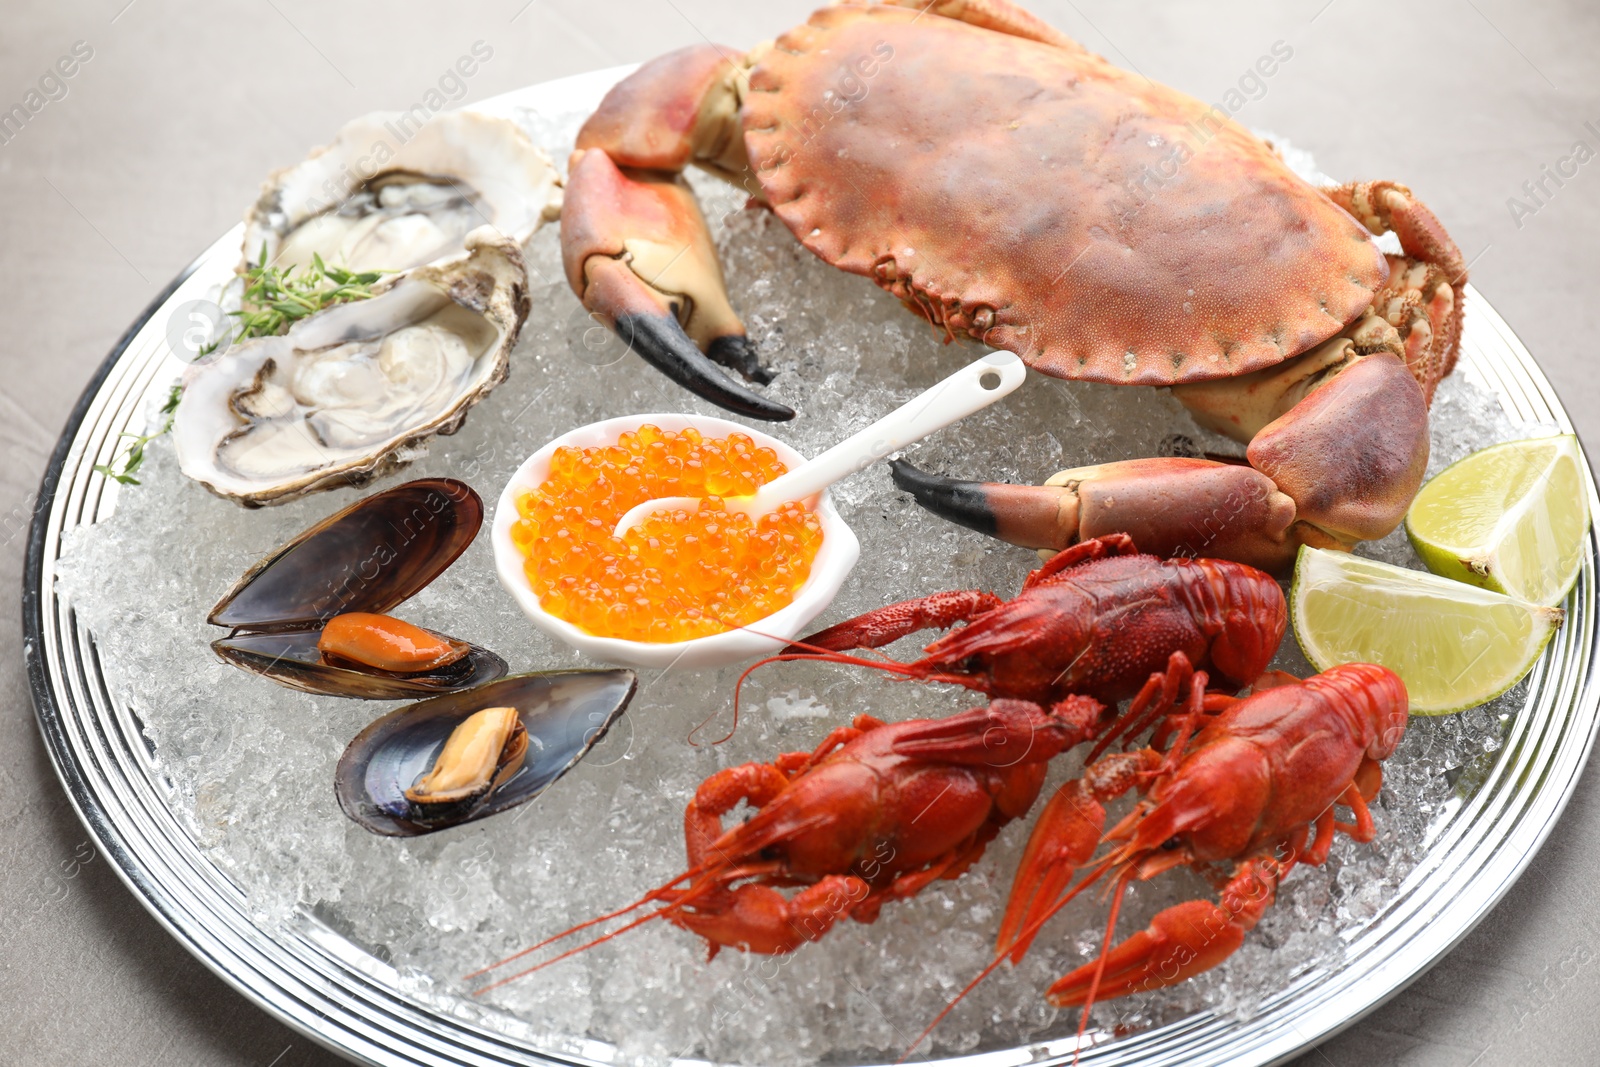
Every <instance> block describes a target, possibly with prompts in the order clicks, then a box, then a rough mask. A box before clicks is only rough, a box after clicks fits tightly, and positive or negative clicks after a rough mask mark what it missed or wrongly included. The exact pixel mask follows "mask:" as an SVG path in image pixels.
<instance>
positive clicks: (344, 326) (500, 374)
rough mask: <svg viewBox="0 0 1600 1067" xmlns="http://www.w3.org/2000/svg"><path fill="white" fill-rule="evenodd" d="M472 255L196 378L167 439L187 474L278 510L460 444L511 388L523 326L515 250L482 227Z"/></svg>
mask: <svg viewBox="0 0 1600 1067" xmlns="http://www.w3.org/2000/svg"><path fill="white" fill-rule="evenodd" d="M466 246H467V249H468V253H467V255H465V256H463V257H459V258H457V259H454V260H450V261H447V262H444V263H439V264H434V265H431V266H426V267H419V268H417V269H415V270H413V271H411V272H409V273H407V274H403V275H400V276H398V277H396V278H393V279H389V280H388V281H386V282H384V283H382V284H381V285H380V286H379V287H378V289H379V292H378V295H376V296H374V297H373V298H372V299H371V300H364V301H357V302H352V303H346V304H337V305H334V306H333V307H330V308H327V309H326V310H324V311H320V312H318V313H317V314H315V315H310V316H308V317H306V318H304V319H301V320H300V321H299V322H297V323H295V325H294V326H293V327H291V328H290V330H289V331H288V333H286V334H283V335H282V336H278V337H260V338H255V339H252V340H249V341H245V342H243V343H242V344H239V345H237V346H236V347H234V348H232V349H230V350H229V351H228V352H227V353H225V354H224V355H223V356H222V357H221V358H219V359H217V360H216V361H215V362H212V363H207V364H198V365H196V366H194V367H191V368H190V370H189V372H188V375H187V377H186V378H185V382H184V392H183V400H182V402H181V403H180V404H179V405H178V412H177V416H176V418H175V420H174V422H173V427H172V435H173V443H174V446H175V448H176V450H177V454H178V464H179V466H180V467H181V468H182V469H183V472H184V473H185V474H186V475H188V476H189V477H190V478H193V479H195V480H196V481H198V482H200V483H201V484H203V485H205V486H206V488H208V489H210V490H211V491H212V492H214V493H217V494H218V495H220V496H225V497H230V498H232V499H234V500H237V501H239V502H240V503H242V504H245V505H247V506H256V505H261V504H275V503H282V502H283V501H286V500H292V499H294V498H296V497H299V496H302V495H304V494H306V493H309V492H313V491H315V490H318V489H327V488H331V487H333V486H336V485H345V484H353V485H363V484H365V483H366V482H368V481H370V480H371V479H372V478H375V477H379V476H381V475H384V474H387V473H389V472H390V471H391V470H393V469H395V468H397V467H399V466H401V465H403V464H404V463H405V462H406V459H407V458H409V457H405V456H403V455H402V453H403V451H404V450H405V449H406V448H408V447H409V446H412V445H415V444H417V443H419V442H421V441H422V440H424V439H426V438H428V437H430V436H432V435H433V434H435V433H454V432H455V431H456V430H457V429H458V428H459V427H460V425H461V422H462V420H463V419H465V418H466V413H467V409H468V408H470V407H471V406H472V405H473V404H475V403H477V402H478V401H479V400H480V399H482V398H483V397H484V396H486V395H487V394H488V393H489V392H490V390H492V389H493V388H494V387H495V386H497V385H499V384H500V383H501V382H502V381H504V380H505V377H506V371H507V365H508V359H509V356H510V352H511V347H512V345H514V344H515V343H516V339H517V334H518V332H519V331H520V330H521V329H522V323H523V321H524V320H525V319H526V318H527V315H528V284H527V271H526V268H525V267H524V265H523V260H522V252H521V250H520V249H519V248H518V247H517V245H516V243H515V242H514V241H512V240H511V239H510V238H507V237H505V236H502V235H500V234H498V233H496V232H495V231H494V230H492V229H490V228H488V227H480V228H478V229H477V230H474V231H473V232H472V233H470V234H468V235H467V239H466Z"/></svg>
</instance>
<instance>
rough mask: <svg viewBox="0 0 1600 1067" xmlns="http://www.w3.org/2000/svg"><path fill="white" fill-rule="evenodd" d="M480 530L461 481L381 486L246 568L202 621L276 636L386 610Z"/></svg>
mask: <svg viewBox="0 0 1600 1067" xmlns="http://www.w3.org/2000/svg"><path fill="white" fill-rule="evenodd" d="M482 525H483V499H482V498H481V497H479V496H478V494H477V493H476V492H475V491H474V490H473V488H472V487H471V486H470V485H468V484H467V483H466V482H461V481H457V480H456V479H454V478H420V479H418V480H416V481H412V482H406V483H405V484H404V485H397V486H395V487H394V488H393V489H385V490H384V491H383V492H381V493H374V494H373V495H371V496H369V497H364V498H363V499H361V500H358V501H356V502H355V503H354V504H351V505H350V506H349V507H347V508H345V509H344V510H343V511H340V512H338V513H336V514H334V515H330V516H329V517H328V518H326V519H324V520H323V521H321V522H319V523H317V525H315V526H313V527H311V529H309V530H307V531H305V532H304V533H302V534H300V535H299V536H298V537H296V538H295V539H294V540H292V541H290V542H289V543H288V544H286V545H283V546H282V547H281V548H278V549H277V550H276V551H274V552H273V553H272V554H271V555H269V556H268V557H267V558H265V559H263V560H262V561H261V562H260V563H257V564H256V565H255V566H254V567H251V568H250V569H249V570H248V571H246V572H245V575H244V577H243V578H240V579H239V581H238V583H237V584H235V585H234V587H233V588H232V589H230V590H229V591H228V592H227V594H226V595H225V596H223V598H222V599H221V600H219V601H217V606H216V607H214V608H212V609H211V614H210V615H209V616H207V621H208V622H211V623H214V624H215V625H217V626H230V627H235V628H244V629H249V630H282V629H288V628H290V627H305V626H313V625H319V624H321V623H323V622H325V621H326V620H327V619H329V618H331V617H332V616H334V615H338V614H341V613H343V612H347V611H370V612H374V613H376V614H387V613H388V612H389V610H390V609H391V608H393V607H394V606H395V605H397V604H399V603H401V602H402V601H405V600H408V599H410V598H411V597H412V596H414V595H416V594H417V593H418V592H419V591H421V590H422V589H423V588H424V587H426V586H427V584H428V583H429V582H431V581H433V580H434V579H435V578H437V577H438V576H439V575H440V574H442V573H444V571H445V568H447V567H449V566H450V564H452V563H454V562H455V560H456V557H457V556H459V555H461V553H463V552H465V551H466V549H467V546H468V545H470V544H471V543H472V539H473V538H474V537H476V536H477V535H478V528H479V527H480V526H482ZM219 651H220V650H219ZM414 692H418V690H414V689H408V690H405V691H404V692H403V693H401V694H400V695H402V696H404V695H406V694H409V693H414Z"/></svg>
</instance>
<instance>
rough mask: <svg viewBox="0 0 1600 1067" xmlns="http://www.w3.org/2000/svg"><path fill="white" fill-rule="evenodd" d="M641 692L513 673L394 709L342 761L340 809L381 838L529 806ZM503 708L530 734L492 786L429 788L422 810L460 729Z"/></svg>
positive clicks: (598, 675) (583, 677)
mask: <svg viewBox="0 0 1600 1067" xmlns="http://www.w3.org/2000/svg"><path fill="white" fill-rule="evenodd" d="M637 686H638V679H637V677H636V676H635V675H634V673H633V672H632V671H627V670H577V671H548V672H544V673H540V674H514V675H511V676H510V677H507V678H502V679H500V680H499V681H496V682H489V683H488V684H487V685H481V686H478V687H477V688H476V689H468V690H464V691H462V692H459V693H449V694H447V695H445V696H438V697H433V698H432V699H429V700H424V701H422V702H421V703H418V704H411V705H408V706H406V707H403V708H399V709H397V710H395V711H391V712H390V713H389V714H387V715H385V716H383V718H381V719H378V720H377V721H376V722H374V723H372V724H371V725H369V726H368V727H367V728H366V729H365V730H362V731H361V732H360V733H359V734H357V735H356V737H355V740H353V741H351V742H350V744H349V747H347V748H346V749H345V750H344V754H343V755H342V756H340V757H339V766H338V768H337V770H336V771H335V772H334V792H335V794H336V795H337V796H338V798H339V807H341V808H342V809H344V813H345V814H346V815H348V816H349V817H350V818H351V819H353V820H354V821H355V822H358V823H360V824H361V825H362V826H363V827H365V828H366V829H368V830H371V831H372V832H373V833H375V834H383V835H385V836H387V837H414V836H416V835H418V834H427V833H432V832H433V831H435V830H443V829H445V828H446V827H449V826H456V825H459V824H461V823H464V822H470V821H472V820H474V819H483V818H487V817H488V816H490V815H495V814H498V813H499V812H502V811H505V810H507V809H508V808H513V807H516V806H517V805H518V804H524V803H526V802H527V801H529V800H532V799H533V798H534V797H536V796H538V795H539V794H540V793H542V792H544V791H545V790H546V789H548V788H549V787H550V785H551V783H553V782H554V781H555V780H556V779H558V778H560V777H561V776H562V775H563V774H566V773H567V772H568V771H569V770H571V769H572V768H573V767H575V766H576V765H577V763H578V761H579V760H581V759H583V757H584V756H586V755H588V753H589V750H590V749H591V748H593V747H594V746H595V744H596V743H598V742H599V740H600V739H601V738H602V737H604V736H605V733H606V731H607V730H608V729H610V728H611V724H612V723H614V722H616V721H617V719H618V718H619V717H620V716H621V715H622V712H623V710H624V709H626V708H627V706H628V702H629V701H630V700H632V699H633V694H634V690H635V689H636V688H637ZM495 708H515V709H516V712H517V719H518V722H519V724H520V726H521V727H522V728H523V730H525V731H526V733H525V735H524V737H523V738H522V739H521V740H519V739H518V737H517V731H515V730H513V731H512V732H511V733H510V735H508V737H507V739H506V740H507V742H508V743H507V744H505V745H503V746H502V747H501V749H500V751H499V752H498V753H497V754H496V755H497V758H496V759H495V760H494V763H493V770H492V772H489V771H488V770H487V769H484V770H483V771H482V772H481V773H480V774H479V775H478V776H477V777H479V778H484V779H487V782H478V783H476V784H475V785H473V786H471V787H464V788H452V789H451V790H450V791H449V793H448V795H444V796H437V797H436V796H433V795H431V794H429V793H428V792H427V791H426V789H425V788H424V790H423V792H422V794H421V796H422V797H423V801H424V802H423V803H422V804H418V803H417V801H416V800H415V799H413V797H408V796H407V795H406V794H407V792H408V791H409V792H411V793H412V794H417V791H418V787H419V786H421V785H422V783H423V780H424V779H425V778H427V777H428V776H430V775H431V774H432V773H433V772H434V770H435V769H436V768H437V766H438V764H439V762H440V758H441V756H443V755H444V752H445V748H446V746H447V745H448V744H449V743H450V740H451V738H452V737H455V736H456V734H457V729H458V728H459V727H460V726H462V724H463V723H466V722H467V721H468V720H469V719H471V718H472V716H474V715H476V714H479V713H481V712H483V711H484V710H485V709H495ZM465 740H466V739H465V738H463V739H461V740H458V742H457V744H458V746H462V742H463V741H465ZM462 747H464V746H462ZM513 764H515V766H513ZM452 784H454V783H452ZM485 786H486V787H485ZM434 800H438V801H439V802H438V803H432V801H434Z"/></svg>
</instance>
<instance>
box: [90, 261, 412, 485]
mask: <svg viewBox="0 0 1600 1067" xmlns="http://www.w3.org/2000/svg"><path fill="white" fill-rule="evenodd" d="M388 273H391V272H390V271H376V270H373V271H362V272H360V273H359V274H358V273H356V272H354V271H348V270H344V269H343V268H341V267H330V266H328V265H327V264H326V263H324V262H322V257H321V256H320V255H317V254H316V253H315V252H313V253H312V254H311V266H309V267H303V268H301V269H300V270H299V271H298V272H297V271H296V270H295V269H294V268H293V267H287V268H286V267H276V266H272V265H269V264H268V263H267V246H266V244H265V243H264V242H263V243H262V245H261V258H260V259H259V260H258V261H257V262H256V265H255V266H253V267H250V268H248V269H246V270H245V272H244V294H243V304H244V307H243V308H241V309H240V310H238V311H230V312H228V314H229V315H231V316H233V317H234V319H236V320H237V324H236V326H235V330H234V333H233V336H232V337H229V336H227V335H226V334H224V336H222V337H220V338H218V339H217V340H215V341H213V342H211V343H210V344H209V345H206V346H205V347H204V348H202V349H200V351H199V353H198V357H197V358H201V359H203V358H205V357H206V356H209V355H211V354H212V353H214V352H216V351H217V349H218V348H221V347H223V345H224V344H229V345H231V344H232V343H233V342H235V341H243V340H246V339H248V338H251V337H273V336H276V335H278V334H281V333H287V332H288V330H289V327H291V326H293V325H294V324H295V323H296V322H298V321H299V320H300V319H303V318H305V317H306V316H307V315H313V314H315V313H317V312H318V311H321V310H323V309H324V308H329V307H332V306H333V305H334V304H346V303H349V302H351V301H354V300H371V299H372V297H373V292H372V287H373V286H374V285H375V284H377V282H378V280H379V279H380V278H382V277H383V276H384V275H385V274H388ZM182 397H183V386H182V385H181V384H178V385H174V386H173V387H172V392H171V393H169V394H168V395H167V402H166V403H165V404H163V405H161V414H162V415H165V416H166V418H165V419H163V420H162V423H161V428H160V429H159V430H157V431H156V432H155V433H151V434H136V433H123V434H118V435H117V436H118V437H119V438H123V437H126V438H130V439H131V440H132V441H133V443H132V444H130V445H129V446H128V450H127V451H126V452H124V453H123V454H122V456H121V459H120V465H121V469H120V470H119V469H118V463H119V461H118V460H113V461H112V462H110V463H100V464H96V466H95V468H94V469H95V470H97V471H99V472H100V473H101V474H103V475H105V476H106V477H107V478H110V479H113V480H114V481H117V482H120V483H121V484H123V485H138V484H140V483H139V479H138V478H136V477H134V475H135V473H137V471H138V470H139V468H140V467H141V466H143V465H144V450H145V447H146V446H147V445H149V444H150V442H151V441H154V440H155V439H156V438H158V437H160V436H161V435H162V434H164V433H167V432H168V431H170V430H171V429H172V423H173V420H175V419H176V418H177V412H178V401H179V400H180V399H182Z"/></svg>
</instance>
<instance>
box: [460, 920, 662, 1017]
mask: <svg viewBox="0 0 1600 1067" xmlns="http://www.w3.org/2000/svg"><path fill="white" fill-rule="evenodd" d="M680 906H681V905H679V904H677V903H672V904H667V905H665V906H663V907H660V908H657V909H656V910H655V911H652V912H651V913H650V914H649V915H644V916H641V917H639V918H637V919H635V920H633V921H632V922H631V923H628V924H626V925H624V926H621V927H619V928H617V929H615V930H613V931H611V932H610V933H609V934H602V935H601V936H599V937H597V938H595V939H594V940H593V941H590V942H587V943H586V944H582V945H579V946H578V947H577V948H569V949H568V950H567V951H565V952H563V953H562V954H561V955H559V956H555V957H553V958H551V959H548V960H545V961H544V962H543V963H536V964H534V965H533V966H532V967H528V968H525V969H523V970H520V971H518V972H517V973H516V974H513V975H511V976H510V977H509V978H502V979H500V980H499V981H497V982H491V983H490V984H489V985H486V986H484V987H483V988H482V989H474V990H473V991H472V995H473V996H475V997H481V996H483V995H484V994H485V993H487V992H489V991H490V990H491V989H499V988H500V987H501V986H503V985H509V984H510V983H512V982H515V981H516V980H517V979H519V978H526V977H527V976H528V975H530V974H532V973H533V972H534V971H542V970H544V969H545V968H546V967H548V966H550V965H551V964H552V963H560V962H561V961H562V960H564V959H566V958H567V957H568V956H576V955H577V954H578V953H580V952H585V951H587V950H589V949H591V948H594V947H595V946H596V945H601V944H604V943H605V942H607V941H610V940H611V939H612V938H613V937H616V936H618V935H620V934H625V933H627V932H628V931H629V930H632V929H633V928H634V927H636V926H643V925H644V924H645V923H647V922H649V921H650V920H651V919H659V918H662V917H663V916H665V915H666V913H667V912H669V911H675V910H677V909H678V908H679V907H680ZM625 910H627V909H625ZM561 936H565V935H560V934H558V935H557V937H561ZM550 940H552V941H553V940H555V938H551V939H550ZM545 943H546V944H548V942H545ZM535 947H537V946H535ZM532 951H533V949H531V948H526V949H523V950H522V951H521V952H519V953H517V954H516V955H515V956H507V957H506V958H505V959H503V960H501V961H500V962H499V963H491V964H490V965H489V966H487V967H483V968H480V969H479V970H476V971H473V972H472V974H469V975H467V978H471V977H472V976H473V975H477V974H483V973H484V972H485V971H492V970H494V969H495V968H496V967H500V966H502V965H504V964H507V963H510V962H511V961H512V960H514V959H517V958H519V957H521V956H525V955H527V954H528V953H529V952H532ZM463 980H465V979H463Z"/></svg>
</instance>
